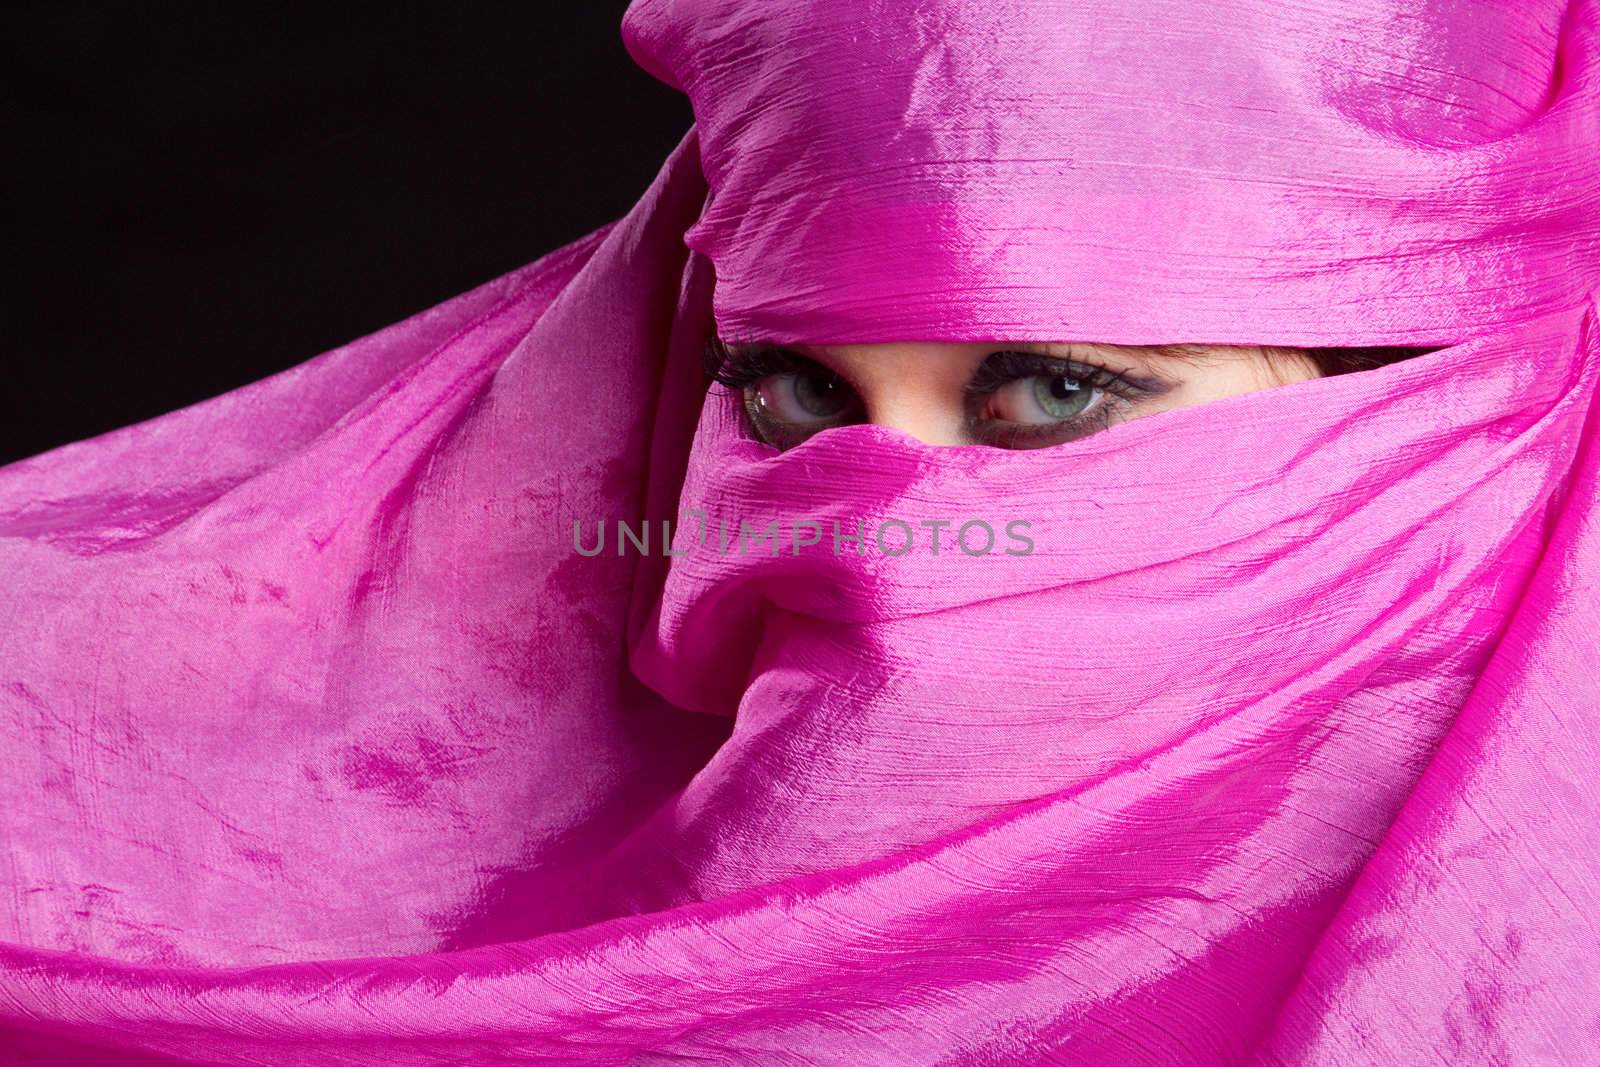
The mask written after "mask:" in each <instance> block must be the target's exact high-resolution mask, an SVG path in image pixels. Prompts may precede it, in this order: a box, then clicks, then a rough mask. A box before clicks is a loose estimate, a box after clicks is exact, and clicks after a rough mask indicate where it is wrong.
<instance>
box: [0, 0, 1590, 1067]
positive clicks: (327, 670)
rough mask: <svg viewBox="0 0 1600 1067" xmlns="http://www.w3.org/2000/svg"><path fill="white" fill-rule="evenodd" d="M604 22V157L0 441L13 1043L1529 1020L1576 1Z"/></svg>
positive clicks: (543, 1056) (1307, 1053)
mask: <svg viewBox="0 0 1600 1067" xmlns="http://www.w3.org/2000/svg"><path fill="white" fill-rule="evenodd" d="M1169 8H1170V9H1169ZM623 32H624V39H625V41H626V42H627V44H628V47H629V49H630V51H631V52H632V54H633V55H634V56H635V57H636V58H637V59H638V60H639V61H640V62H641V64H643V65H644V66H645V67H646V68H647V69H649V70H650V71H651V72H652V73H654V74H656V75H658V76H660V77H662V78H663V79H665V80H667V81H668V82H669V83H671V84H673V85H677V86H679V87H681V88H683V89H684V90H685V91H686V92H687V93H688V94H689V97H690V99H691V101H692V102H693V104H694V107H695V114H696V123H695V127H694V129H693V130H691V131H690V133H689V134H688V135H687V136H686V137H685V139H684V141H683V142H682V143H681V144H680V146H679V148H678V149H677V150H676V151H675V152H674V153H673V155H672V156H671V157H670V158H669V159H668V160H667V161H666V164H665V165H664V167H663V169H662V172H661V174H660V176H659V178H658V180H657V181H656V183H655V184H654V185H653V186H652V187H651V189H650V190H648V191H647V192H646V194H645V195H644V196H643V198H642V199H641V200H640V202H639V204H638V205H637V206H636V208H635V209H634V210H633V211H632V212H630V213H629V215H628V216H627V217H626V218H624V219H622V220H619V221H618V222H617V223H615V224H613V225H611V226H608V227H605V228H603V229H602V230H600V231H598V232H596V233H594V234H591V235H589V236H588V237H586V238H584V239H582V240H580V241H578V242H576V243H575V244H573V245H571V246H569V247H566V248H563V249H559V250H557V251H555V252H552V253H551V254H549V255H547V256H545V257H544V258H542V259H540V260H539V261H538V262H536V263H534V264H531V265H530V266H528V267H526V268H524V269H522V270H520V271H518V272H515V273H513V274H512V275H509V276H507V277H505V278H501V279H497V280H496V281H494V282H491V283H489V284H488V285H486V286H484V287H482V288H480V289H478V290H475V291H473V292H471V293H467V294H464V295H462V296H460V297H458V298H456V299H454V300H452V301H449V302H447V303H446V304H444V305H442V306H440V307H438V308H434V309H431V310H430V311H428V312H424V313H423V314H421V315H419V316H417V317H415V318H413V319H410V320H407V321H406V322H403V323H400V324H397V325H396V326H394V327H391V328H390V329H388V330H385V331H383V332H381V333H379V334H376V335H374V336H373V337H370V338H365V339H362V340H360V341H357V342H355V343H353V344H351V345H349V346H346V347H345V348H342V349H338V350H335V351H333V352H330V353H326V354H324V355H322V356H320V357H318V358H317V359H314V360H312V361H310V362H308V363H306V364H303V365H301V366H300V367H297V368H294V369H293V370H291V371H289V372H286V373H285V374H282V375H278V376H275V377H274V378H270V379H267V380H265V381H263V382H260V383H257V384H255V385H253V386H250V387H248V388H246V389H243V390H239V391H237V392H235V393H231V394H228V395H226V396H223V397H219V398H217V399H216V400H214V401H211V402H208V403H206V404H202V405H198V406H196V407H193V408H189V409H186V410H184V411H180V412H175V413H173V414H172V415H169V416H166V417H164V418H161V419H157V420H154V421H153V422H150V423H145V424H142V425H139V426H133V427H129V428H126V429H124V430H121V431H118V432H117V433H115V434H110V435H107V436H105V437H102V438H97V439H94V440H91V441H86V442H80V443H78V444H76V445H72V446H68V447H67V448H64V449H59V450H56V451H55V452H52V453H47V454H46V455H44V456H40V457H36V458H35V459H33V460H29V461H27V462H24V463H22V464H17V465H13V466H12V467H9V468H7V469H5V471H3V472H0V515H3V516H4V519H3V522H4V526H3V527H0V529H3V531H4V533H5V535H6V540H5V541H4V552H5V563H6V566H7V570H6V573H7V574H8V575H10V576H11V582H12V587H11V588H10V589H9V590H8V592H7V594H6V610H7V614H6V618H7V619H8V623H7V626H6V629H5V631H4V642H5V644H4V648H3V649H0V663H3V664H4V665H5V666H4V671H5V675H4V677H3V678H0V695H3V699H4V703H0V709H3V711H4V714H5V716H6V719H5V727H6V730H7V736H9V737H10V738H12V739H13V741H12V744H11V746H10V748H9V750H8V753H9V754H11V755H12V757H13V758H12V761H11V764H12V766H11V769H10V770H9V772H8V774H7V775H6V776H4V777H0V812H3V813H4V815H3V819H4V824H3V825H4V826H5V829H6V834H7V841H8V843H9V849H8V853H9V854H8V861H9V866H8V867H7V868H6V870H7V872H8V873H7V877H8V879H9V887H10V888H11V893H9V894H8V895H7V896H6V897H5V898H0V899H5V900H7V901H8V903H7V904H6V909H7V910H6V911H5V912H4V913H3V920H4V925H3V926H0V942H3V943H4V944H3V947H0V1026H4V1027H6V1028H7V1030H6V1032H5V1033H4V1037H5V1039H6V1041H8V1042H9V1045H8V1046H6V1047H7V1051H8V1052H9V1053H10V1055H11V1057H12V1059H13V1060H14V1061H16V1062H21V1063H60V1062H80V1063H108V1064H109V1063H117V1064H126V1063H136V1062H149V1063H172V1062H181V1063H211V1064H215V1063H228V1064H235V1063H237V1064H245V1063H262V1062H267V1063H297V1064H359V1063H373V1064H378V1063H383V1064H394V1063H419V1064H420V1063H450V1062H456V1063H462V1062H466V1063H585V1062H594V1063H666V1062H684V1061H688V1060H693V1061H696V1062H712V1063H752V1064H791V1063H850V1064H858V1063H873V1064H932V1063H950V1064H955V1063H961V1064H966V1063H971V1064H978V1063H1037V1062H1064V1063H1075V1064H1099V1063H1117V1064H1129V1063H1146V1064H1175V1063H1183V1064H1235V1063H1251V1064H1262V1065H1265V1064H1291V1063H1292V1064H1314V1063H1315V1064H1333V1063H1385V1064H1389V1063H1396V1064H1399V1063H1434V1062H1440V1061H1444V1062H1506V1063H1533V1062H1540V1063H1546V1062H1552V1063H1573V1064H1577V1063H1587V1062H1591V1061H1592V1060H1593V1059H1594V1054H1595V1052H1596V1051H1597V1050H1596V1038H1595V1034H1596V1032H1597V1030H1596V1027H1595V1025H1594V1019H1593V1014H1592V1013H1593V1009H1592V1003H1593V1001H1594V994H1595V993H1596V992H1597V991H1600V964H1597V960H1596V956H1595V953H1594V951H1593V949H1594V937H1593V934H1592V931H1591V929H1590V926H1589V920H1588V919H1587V918H1586V916H1587V915H1591V914H1594V913H1595V905H1596V904H1597V903H1600V901H1597V900H1596V896H1597V895H1600V893H1597V888H1596V886H1597V881H1596V878H1595V874H1596V872H1597V869H1600V857H1596V855H1595V854H1594V851H1593V848H1592V846H1591V845H1590V844H1589V842H1590V840H1591V839H1592V835H1591V833H1590V831H1591V829H1592V820H1593V818H1594V816H1595V815H1596V813H1597V811H1600V787H1597V786H1596V785H1595V784H1594V782H1593V780H1592V777H1591V776H1590V775H1588V774H1587V772H1586V771H1585V770H1584V768H1585V767H1586V765H1587V764H1586V759H1587V757H1589V756H1591V755H1592V754H1593V752H1594V751H1595V750H1596V749H1597V747H1600V737H1597V731H1596V723H1597V721H1600V718H1597V716H1596V714H1595V713H1596V712H1597V711H1600V708H1597V706H1596V705H1597V699H1596V693H1595V688H1594V685H1593V678H1594V677H1595V674H1596V671H1597V669H1600V662H1597V652H1596V650H1595V646H1594V643H1593V633H1594V627H1595V624H1596V622H1597V621H1600V605H1597V604H1596V589H1595V585H1594V581H1593V577H1592V576H1593V575H1594V574H1595V573H1600V524H1597V523H1596V522H1595V516H1596V515H1597V514H1600V486H1597V475H1600V456H1597V454H1596V453H1597V450H1596V448H1595V436H1596V434H1597V433H1600V430H1597V428H1596V427H1597V420H1600V414H1597V413H1596V405H1597V403H1600V402H1597V401H1596V399H1595V397H1596V393H1597V389H1600V361H1597V360H1596V359H1595V358H1594V357H1595V350H1596V332H1595V325H1596V304H1595V291H1596V288H1597V286H1600V278H1597V274H1600V270H1597V264H1596V260H1595V252H1596V248H1597V247H1600V224H1597V214H1600V212H1597V205H1600V180H1597V173H1596V167H1597V164H1596V160H1597V159H1600V153H1595V152H1593V151H1592V148H1593V146H1594V142H1595V140H1596V134H1597V131H1600V84H1597V80H1596V77H1595V59H1596V49H1597V47H1600V7H1597V6H1596V5H1595V4H1594V3H1592V2H1590V0H1573V2H1571V3H1566V2H1563V0H1549V2H1543V0H1541V2H1534V3H1518V4H1516V5H1504V6H1502V7H1498V8H1494V7H1490V6H1487V5H1473V6H1472V7H1470V8H1465V7H1463V8H1447V7H1446V6H1444V5H1433V6H1430V7H1428V8H1426V9H1424V10H1420V11H1419V10H1418V9H1416V8H1415V6H1414V5H1409V4H1401V3H1399V2H1398V0H1395V2H1393V3H1388V2H1381V0H1372V2H1371V3H1364V4H1359V5H1350V4H1339V5H1333V4H1326V5H1317V4H1311V5H1307V4H1296V5H1282V4H1267V3H1258V2H1252V0H1219V2H1217V3H1213V4H1208V5H1206V9H1205V11H1204V12H1203V13H1202V12H1198V11H1196V10H1195V9H1192V8H1188V7H1178V6H1176V5H1164V6H1160V7H1158V8H1156V9H1152V10H1151V11H1150V12H1147V13H1143V14H1141V15H1139V16H1132V15H1129V14H1128V13H1127V9H1126V7H1125V6H1124V5H1121V4H1117V3H1112V2H1111V0H1103V2H1102V0H1072V2H1061V3H1050V4H1039V3H1027V4H1023V3H1021V2H1016V3H1012V2H1004V0H991V2H985V3H960V4H957V3H954V2H949V3H943V2H935V3H928V2H926V0H920V2H918V3H905V2H892V0H871V2H868V3H865V4H863V3H860V2H856V3H852V4H849V5H844V4H834V3H821V4H818V3H812V4H804V5H801V4H777V3H772V2H770V0H767V2H762V3H753V2H752V3H743V2H737V3H727V4H720V5H709V4H692V3H684V2H681V0H639V2H638V3H636V4H635V5H634V6H633V7H632V8H631V9H630V10H629V12H628V15H627V16H626V18H625V20H624V25H623ZM708 336H709V337H715V338H720V339H722V341H723V342H725V346H717V345H714V346H713V353H714V355H715V356H716V357H717V360H716V361H717V362H718V366H717V367H716V368H715V369H716V373H718V374H719V375H722V376H723V378H724V379H725V381H726V382H728V383H732V385H731V387H719V388H712V389H710V390H709V391H708V390H707V388H706V382H705V378H704V375H703V373H702V357H703V355H704V352H705V348H706V339H707V337H708ZM1173 345H1178V346H1185V345H1192V346H1204V347H1201V348H1199V349H1198V350H1195V349H1180V350H1178V352H1177V353H1174V352H1173V351H1172V350H1170V349H1163V348H1162V347H1161V346H1173ZM1212 346H1221V347H1222V348H1226V349H1238V350H1240V351H1230V352H1226V353H1224V352H1220V351H1217V350H1215V349H1214V348H1213V347H1212ZM752 347H754V348H755V350H756V351H755V352H752V351H750V349H751V348H752ZM1395 347H1403V348H1408V349H1413V350H1417V349H1425V350H1426V351H1420V352H1418V353H1417V354H1414V355H1411V356H1410V357H1409V358H1404V359H1397V360H1389V361H1384V360H1382V359H1379V360H1378V362H1379V365H1378V366H1375V367H1370V368H1367V369H1361V370H1358V371H1356V372H1354V373H1340V374H1336V375H1330V376H1320V375H1319V376H1310V373H1309V370H1310V369H1309V367H1308V366H1307V365H1306V364H1304V363H1303V362H1300V361H1299V358H1298V357H1296V358H1289V357H1293V356H1294V354H1293V353H1289V354H1288V356H1283V357H1280V360H1279V364H1278V366H1279V368H1280V369H1281V368H1283V367H1284V366H1288V367H1291V368H1293V367H1296V366H1298V367H1299V370H1298V371H1295V372H1293V373H1294V374H1296V375H1298V380H1292V381H1285V382H1281V383H1280V384H1273V385H1271V386H1270V387H1266V388H1259V387H1254V386H1258V385H1260V384H1261V382H1262V381H1263V380H1264V379H1262V378H1260V377H1259V376H1258V375H1257V373H1256V372H1258V371H1264V370H1265V369H1266V367H1267V366H1268V364H1267V363H1266V362H1265V358H1266V357H1264V356H1263V355H1262V352H1263V351H1265V350H1266V349H1267V348H1270V349H1302V350H1306V351H1307V352H1310V353H1312V356H1310V357H1305V358H1312V359H1313V362H1314V361H1315V352H1316V350H1319V349H1329V348H1333V349H1352V348H1353V349H1373V348H1395ZM1184 352H1187V353H1188V355H1189V356H1190V357H1192V358H1191V360H1190V361H1189V362H1185V361H1184V360H1183V359H1179V358H1176V356H1177V355H1181V354H1183V353H1184ZM740 353H743V354H742V355H740ZM757 353H760V354H759V356H758V355H757ZM1391 354H1393V353H1391ZM722 356H737V358H736V360H735V361H734V362H733V363H731V364H728V365H722V361H721V357H722ZM1230 360H1231V361H1237V360H1244V361H1246V362H1244V363H1240V362H1230ZM1091 362H1102V363H1103V364H1104V366H1101V367H1100V368H1099V369H1098V370H1095V369H1086V367H1085V366H1081V365H1087V364H1089V363H1091ZM1245 368H1250V374H1249V375H1248V376H1243V377H1240V375H1243V371H1244V369H1245ZM1096 374H1101V375H1103V376H1102V377H1100V378H1099V379H1098V380H1099V381H1100V383H1101V385H1100V386H1097V385H1096V384H1095V375H1096ZM1136 377H1137V378H1139V379H1141V380H1147V381H1149V382H1153V383H1156V384H1158V385H1167V386H1169V388H1167V389H1166V391H1165V392H1163V393H1162V399H1161V400H1159V401H1151V402H1150V403H1148V404H1141V405H1139V410H1138V414H1139V417H1129V416H1131V415H1133V414H1135V412H1134V410H1133V405H1134V400H1133V398H1132V396H1131V394H1130V395H1126V396H1121V397H1117V398H1116V399H1118V400H1120V401H1123V402H1124V403H1126V404H1128V405H1129V406H1128V407H1121V408H1113V407H1112V406H1111V402H1110V400H1109V399H1108V395H1109V394H1110V393H1111V391H1112V386H1113V385H1114V384H1117V382H1120V383H1121V384H1123V385H1126V384H1127V383H1129V382H1131V381H1133V380H1135V378H1136ZM1113 379H1116V381H1113ZM1274 380H1275V379H1274ZM1229 381H1231V382H1232V385H1229V384H1227V383H1228V382H1229ZM1244 381H1248V382H1250V383H1252V387H1245V388H1240V387H1239V386H1240V385H1241V382H1244ZM991 387H992V388H991ZM1086 387H1087V389H1086ZM1102 387H1103V390H1104V391H1103V392H1101V393H1099V394H1092V393H1089V392H1088V391H1087V390H1092V389H1096V388H1102ZM1152 388H1154V386H1152ZM1218 394H1226V395H1218ZM1202 398H1205V399H1203V402H1187V401H1198V400H1201V399H1202ZM1030 404H1036V405H1037V407H1036V408H1035V407H1029V406H1028V405H1030ZM1146 416H1148V417H1146ZM1079 418H1087V419H1090V420H1091V422H1090V424H1089V428H1091V429H1093V430H1094V432H1090V433H1084V434H1080V433H1079V432H1078V431H1079V429H1080V428H1081V427H1080V426H1079V425H1078V424H1076V423H1074V424H1073V425H1072V426H1071V427H1067V426H1064V423H1065V422H1066V420H1068V419H1079ZM1096 418H1098V419H1100V420H1101V421H1100V422H1099V423H1096V422H1094V421H1093V420H1095V419H1096ZM1038 427H1044V429H1043V430H1040V429H1038ZM1024 444H1026V445H1030V446H1038V447H1020V446H1022V445H1024ZM996 445H999V446H1001V447H995V446H996ZM612 520H618V521H626V522H627V523H628V524H629V525H630V529H632V530H633V531H634V532H635V533H637V534H641V535H643V534H647V533H649V532H651V531H654V535H653V536H654V538H655V540H654V541H652V542H649V544H650V548H648V549H647V548H645V547H644V545H645V542H644V539H643V536H641V537H640V540H639V541H638V542H622V543H614V544H613V545H611V546H608V547H607V548H606V550H605V551H603V552H598V553H595V554H592V555H591V554H586V553H584V552H579V551H574V548H575V546H574V544H573V540H572V533H573V529H574V525H575V524H577V525H578V526H579V527H580V528H581V527H583V526H586V525H588V526H589V528H590V529H592V528H593V527H592V525H589V524H594V523H599V522H607V523H609V522H611V521H612ZM980 523H981V524H982V525H979V524H980ZM1012 523H1024V524H1026V525H1024V526H1020V527H1011V526H1010V524H1012ZM982 526H987V527H988V528H989V529H990V530H991V531H1001V530H1006V529H1008V528H1010V529H1018V530H1021V531H1022V532H1023V533H1024V535H1025V536H1026V538H1027V539H1028V540H1029V542H1030V543H1031V545H1032V548H1031V550H1028V551H1021V550H1019V551H1015V552H1008V551H1005V550H1004V548H1003V546H1001V545H1000V544H999V543H998V542H997V543H996V544H993V545H990V544H988V543H987V542H986V541H985V539H984V535H983V528H982ZM730 529H731V530H734V531H736V532H737V533H736V537H735V546H736V547H725V546H724V545H723V544H720V543H718V539H717V537H716V535H715V533H713V531H722V530H730ZM747 530H748V531H750V534H749V535H747V533H746V531H747ZM776 530H788V531H790V533H792V534H793V536H792V537H785V538H783V539H780V538H779V537H778V535H777V534H776V533H768V531H776ZM662 531H669V532H670V536H669V538H668V540H667V542H666V545H665V546H663V545H662V541H661V534H662ZM822 531H828V535H827V536H824V535H823V533H822ZM802 533H803V534H804V535H803V536H802ZM811 533H816V534H817V536H816V537H815V538H813V537H811V536H810V534H811ZM907 535H909V536H911V537H915V538H917V539H918V540H917V542H916V543H917V547H918V548H919V549H923V548H925V549H926V550H925V551H920V550H919V551H906V550H904V549H905V548H906V546H907V545H908V543H909V542H907V541H906V540H905V538H906V537H907ZM635 545H637V546H638V549H637V550H635V548H634V546H635ZM935 545H937V546H938V547H939V549H940V550H939V551H934V550H933V549H934V546H935ZM663 547H665V548H666V549H667V551H670V553H671V554H670V555H669V554H667V552H666V551H663V550H662V549H663Z"/></svg>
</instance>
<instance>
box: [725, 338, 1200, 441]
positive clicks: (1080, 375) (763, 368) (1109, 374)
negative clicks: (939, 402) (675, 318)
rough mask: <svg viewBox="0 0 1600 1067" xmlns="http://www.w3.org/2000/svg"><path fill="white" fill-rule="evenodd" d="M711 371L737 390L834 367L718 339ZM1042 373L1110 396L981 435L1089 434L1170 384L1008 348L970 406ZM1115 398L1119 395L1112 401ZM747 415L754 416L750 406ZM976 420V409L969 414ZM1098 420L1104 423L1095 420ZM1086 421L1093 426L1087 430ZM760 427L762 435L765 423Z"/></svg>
mask: <svg viewBox="0 0 1600 1067" xmlns="http://www.w3.org/2000/svg"><path fill="white" fill-rule="evenodd" d="M705 363H706V373H707V375H708V376H709V377H710V378H711V379H712V380H713V381H715V382H718V383H720V384H721V385H723V386H725V387H726V388H728V389H730V390H733V391H734V392H740V393H742V392H744V391H745V390H747V389H748V388H749V387H750V386H752V385H755V384H756V383H757V382H759V381H761V380H762V379H764V378H767V377H769V376H771V375H774V374H788V373H793V372H796V371H803V370H816V371H819V372H821V373H824V374H828V373H832V372H831V371H829V370H828V368H827V367H825V366H823V365H822V364H820V363H818V362H817V361H816V360H813V359H810V358H808V357H806V356H802V355H800V354H799V353H797V352H791V351H789V350H788V349H785V348H780V347H778V346H776V345H766V344H760V343H756V344H750V345H745V346H741V347H739V348H732V347H730V346H728V345H727V344H725V343H723V342H721V341H719V340H713V341H712V343H710V344H708V345H707V348H706V352H705ZM1036 377H1063V378H1071V379H1072V380H1073V381H1075V382H1077V383H1079V384H1080V385H1082V386H1086V387H1090V388H1094V389H1098V390H1100V391H1101V392H1102V393H1103V394H1105V396H1106V398H1105V399H1102V401H1101V403H1100V404H1099V405H1098V406H1097V407H1096V408H1095V409H1093V412H1092V413H1091V414H1089V415H1086V416H1080V417H1078V418H1075V419H1070V420H1064V421H1062V422H1058V423H1040V424H1037V425H1024V424H1019V423H1006V424H1003V425H1004V428H1003V429H1000V430H994V429H986V428H985V427H984V425H983V423H982V421H981V420H971V421H973V423H974V429H975V431H976V436H978V437H980V438H982V439H983V442H984V443H986V444H994V445H999V446H1000V447H1006V448H1015V447H1017V446H1018V444H1019V443H1021V442H1027V445H1025V446H1024V447H1027V446H1028V445H1031V446H1033V447H1038V446H1040V445H1046V444H1055V443H1059V442H1061V441H1066V440H1071V439H1072V438H1075V437H1083V436H1087V434H1088V433H1092V432H1094V431H1095V430H1099V429H1103V428H1105V427H1106V426H1107V425H1109V420H1110V417H1111V415H1113V414H1115V413H1116V412H1117V411H1118V410H1121V409H1122V408H1123V407H1124V406H1127V405H1131V404H1137V403H1139V402H1141V401H1143V400H1147V399H1149V398H1150V397H1152V396H1156V395H1158V394H1160V393H1162V392H1164V391H1165V390H1166V389H1167V388H1169V386H1168V385H1167V383H1165V382H1163V381H1162V380H1160V379H1157V378H1150V377H1145V376H1143V375H1136V374H1132V373H1130V372H1128V371H1113V370H1111V369H1110V368H1108V367H1105V366H1103V365H1101V364H1098V363H1090V362H1084V361H1080V360H1074V359H1062V358H1060V357H1057V356H1048V355H1044V354H1042V353H1038V352H1022V351H1015V350H1002V351H997V352H993V353H991V354H990V355H989V356H988V357H987V358H986V359H985V360H984V361H983V362H982V363H981V364H979V366H978V369H977V371H976V372H975V373H974V374H973V377H972V380H971V381H969V382H968V383H967V384H966V385H965V386H963V388H962V392H963V394H964V395H965V396H966V398H967V400H968V404H969V409H970V406H971V405H972V404H973V403H975V402H977V401H980V400H982V399H983V398H985V397H988V396H991V395H992V394H994V393H995V392H997V391H999V390H1000V389H1001V388H1003V387H1005V386H1007V385H1009V384H1011V383H1012V382H1015V381H1018V380H1021V379H1025V378H1036ZM1109 398H1115V401H1112V400H1111V399H1109ZM745 415H746V418H747V419H749V418H750V413H749V410H748V408H746V411H745ZM969 420H970V415H969ZM1096 423H1098V425H1094V424H1096ZM1086 426H1092V427H1093V428H1092V429H1089V430H1087V431H1085V427H1086ZM752 428H753V429H755V430H756V432H757V436H760V430H759V428H756V427H752Z"/></svg>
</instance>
